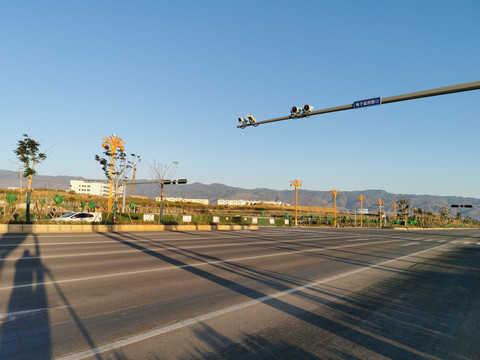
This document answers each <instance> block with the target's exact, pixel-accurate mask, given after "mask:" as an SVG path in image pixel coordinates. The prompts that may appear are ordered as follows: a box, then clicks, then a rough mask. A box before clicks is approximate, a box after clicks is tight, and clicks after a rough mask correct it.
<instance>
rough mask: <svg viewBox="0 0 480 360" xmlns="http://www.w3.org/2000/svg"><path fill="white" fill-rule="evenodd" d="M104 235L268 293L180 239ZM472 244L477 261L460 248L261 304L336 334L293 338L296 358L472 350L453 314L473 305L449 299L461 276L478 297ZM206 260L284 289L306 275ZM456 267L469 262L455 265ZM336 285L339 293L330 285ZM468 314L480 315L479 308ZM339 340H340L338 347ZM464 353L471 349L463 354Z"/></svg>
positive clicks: (223, 281)
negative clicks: (362, 284) (358, 283)
mask: <svg viewBox="0 0 480 360" xmlns="http://www.w3.org/2000/svg"><path fill="white" fill-rule="evenodd" d="M102 235H104V236H105V237H107V238H110V239H113V240H116V241H118V242H119V243H122V244H124V245H127V246H129V247H131V248H134V249H137V250H139V251H142V253H144V254H147V255H149V256H152V257H155V258H156V259H158V260H159V261H161V262H164V263H166V264H171V265H174V266H178V267H179V268H180V269H181V270H182V271H185V272H188V273H191V274H192V275H195V276H198V277H200V278H203V279H206V280H208V281H211V282H212V283H215V284H216V285H218V286H222V287H225V288H228V289H229V290H231V291H234V292H236V293H238V294H240V295H242V296H247V297H249V298H251V299H259V298H263V297H265V296H267V295H268V294H266V293H264V292H261V291H259V290H256V289H254V288H252V287H249V286H248V285H245V284H249V282H242V283H240V282H235V281H232V280H230V279H228V278H227V277H226V276H225V277H224V276H220V275H218V273H219V272H218V271H216V273H213V271H207V270H205V269H200V268H199V267H195V266H190V265H189V264H188V263H186V262H184V261H181V260H178V259H176V258H175V257H174V256H176V255H181V256H187V257H188V258H190V259H195V260H197V261H198V260H203V261H215V260H218V261H220V260H221V259H219V258H216V257H212V256H210V255H208V254H201V253H198V252H193V251H190V250H186V249H182V248H180V247H178V248H175V247H172V246H171V245H167V244H165V247H168V249H164V251H162V253H161V252H160V251H156V250H151V249H149V248H147V247H146V246H147V244H148V241H147V240H145V241H143V242H139V241H138V238H136V237H135V235H127V234H121V233H114V234H112V233H109V234H102ZM155 243H156V244H159V243H158V241H155ZM149 245H150V246H151V243H149ZM160 245H162V244H161V243H160ZM158 250H160V249H158ZM470 250H471V252H470V253H469V254H470V255H474V257H475V261H473V260H472V261H470V262H469V264H468V266H467V267H464V266H463V264H462V261H463V260H464V259H465V257H464V256H463V255H465V254H463V255H462V256H453V254H452V257H451V258H444V259H442V260H441V261H438V262H436V263H432V264H430V265H425V266H429V268H428V270H420V269H419V270H417V271H413V270H409V271H406V272H399V271H397V272H390V273H387V275H388V277H386V280H385V281H383V282H382V283H380V284H378V285H375V286H373V287H372V288H369V289H367V290H366V291H364V292H360V293H358V294H357V293H353V294H350V295H347V296H346V295H345V292H348V291H345V290H346V289H343V290H344V291H343V292H341V291H337V290H335V289H334V288H332V287H330V286H327V285H320V286H318V287H316V288H315V289H313V290H314V291H313V294H312V289H309V290H305V291H304V290H300V291H297V292H295V293H294V294H295V295H296V296H300V297H303V298H305V299H308V300H310V301H312V302H316V303H317V304H318V305H319V307H318V308H317V310H316V311H308V310H305V309H303V308H300V307H298V306H295V305H293V304H290V303H287V302H285V301H282V300H281V299H280V298H274V299H269V300H267V301H265V302H264V304H266V305H267V306H270V307H271V308H274V309H276V310H279V311H282V312H284V313H286V314H288V315H290V316H291V317H292V318H293V319H294V320H293V321H297V322H299V323H301V324H303V326H301V327H300V328H301V329H303V330H302V331H307V332H308V333H306V334H305V338H310V339H311V338H312V334H316V335H317V336H318V338H319V339H321V338H322V337H325V336H326V334H327V335H328V336H330V337H331V338H332V339H334V341H333V342H332V345H331V346H332V348H329V346H330V345H329V344H323V345H322V346H323V347H322V348H318V347H315V346H314V345H315V342H313V343H311V344H304V345H305V346H303V347H302V348H298V349H296V350H295V349H294V346H293V345H292V348H291V349H290V351H291V352H292V353H294V352H295V351H298V354H299V356H300V358H301V357H302V355H305V356H308V354H311V353H312V354H315V355H316V356H317V357H318V356H319V354H320V355H321V354H322V352H323V351H325V353H324V355H325V356H332V354H334V353H335V354H337V355H338V354H344V355H345V356H346V357H343V355H341V356H340V357H339V358H352V356H353V354H350V355H346V354H347V353H343V352H342V350H339V349H342V348H343V349H352V348H356V349H363V350H364V351H365V352H366V353H368V354H370V355H371V354H375V356H376V358H393V359H429V358H431V357H432V356H440V357H442V356H445V355H446V354H448V358H453V359H456V358H458V359H460V358H464V357H462V356H463V355H464V354H469V355H471V354H472V351H474V350H472V347H471V346H465V345H468V341H470V340H472V339H474V338H472V337H471V336H469V335H468V334H464V331H463V330H462V327H461V326H460V325H459V321H456V322H455V321H454V316H453V315H454V313H455V312H456V311H462V312H460V313H459V314H458V315H459V316H460V318H463V316H462V315H464V314H463V310H461V309H467V311H468V312H469V313H468V314H469V315H471V314H470V311H471V310H472V308H471V307H469V306H467V305H466V300H465V299H466V298H465V297H463V298H462V299H461V301H460V303H461V306H453V305H454V304H455V303H456V302H457V303H458V300H453V299H457V297H456V295H455V293H456V291H457V290H458V286H456V285H455V284H462V285H461V286H462V289H463V291H464V293H463V294H462V295H463V296H467V295H476V296H477V298H480V297H479V296H478V295H480V294H478V290H476V289H480V283H479V277H478V270H479V269H478V264H479V261H478V260H480V256H479V252H478V251H477V252H475V250H477V249H468V251H470ZM165 251H168V252H170V254H171V255H167V254H165V253H164V252H165ZM458 251H460V252H462V251H466V250H464V249H463V250H462V249H460V250H458ZM357 265H358V264H357ZM209 267H210V268H212V267H213V268H217V270H218V269H220V270H222V271H224V272H227V273H233V274H235V275H242V276H243V277H244V278H246V279H249V280H251V279H255V280H257V281H261V282H264V283H268V284H269V285H270V286H272V287H273V288H275V289H276V290H280V291H282V290H283V291H284V290H288V289H291V288H293V287H296V286H298V285H301V284H304V283H305V281H302V280H300V279H292V278H285V277H284V276H283V275H282V274H274V273H272V272H271V271H265V270H262V269H258V268H254V267H252V266H249V265H245V264H239V263H230V262H229V263H221V265H220V264H211V265H210V266H209ZM461 268H463V269H466V270H465V271H462V270H460V271H458V269H461ZM472 269H474V270H472ZM449 274H450V275H449ZM469 283H473V284H475V286H477V287H476V289H472V288H469V287H468V286H467V285H468V284H469ZM442 284H444V285H445V289H447V290H448V291H446V292H445V291H440V290H441V289H442ZM414 285H415V286H414ZM412 286H413V288H412ZM425 288H428V291H427V292H426V293H425V291H424V290H425ZM452 289H453V290H452ZM455 289H457V290H455ZM336 291H337V293H335V292H336ZM427 295H428V297H427V299H424V296H427ZM440 295H442V296H440ZM443 295H446V296H447V298H444V297H443ZM415 296H417V297H415ZM328 297H329V298H334V300H331V299H330V300H327V298H328ZM433 298H436V299H437V303H438V306H434V307H431V300H432V299H433ZM455 301H456V302H455ZM320 305H321V306H320ZM443 306H446V307H447V309H448V308H449V307H451V308H452V309H454V310H453V313H452V318H449V321H450V320H452V321H454V322H453V323H452V325H453V327H451V328H449V326H450V325H449V323H447V324H445V321H442V316H443V315H444V313H445V310H446V309H443ZM473 318H474V319H475V320H480V318H479V315H478V314H477V315H476V316H474V317H473ZM392 324H394V326H392ZM297 329H298V324H297ZM392 329H395V330H392ZM412 329H413V330H412ZM470 330H472V329H470ZM474 330H475V329H474ZM284 332H285V334H288V333H289V332H288V327H287V330H284ZM412 332H413V333H415V339H413V340H412V339H410V338H409V334H410V333H412ZM473 333H474V334H475V335H480V334H478V329H477V330H476V331H473ZM454 334H456V335H455V338H458V335H460V336H465V335H466V336H467V337H466V339H469V340H467V344H465V343H463V342H462V343H463V346H462V347H459V346H456V345H454V344H453V341H452V342H451V343H450V344H448V346H445V342H444V338H446V337H449V336H450V337H453V335H454ZM281 335H282V331H277V330H275V334H274V336H275V337H277V338H279V339H280V338H281ZM197 336H198V337H199V338H204V339H209V340H208V341H211V338H212V334H211V333H208V332H207V333H203V334H201V333H198V334H197ZM409 339H410V340H409ZM422 339H423V340H422ZM263 340H264V339H263ZM263 340H262V338H258V337H257V338H255V337H250V336H247V335H246V338H245V341H244V342H243V343H242V344H240V345H239V344H235V345H232V346H237V347H238V346H239V349H245V346H246V345H245V344H247V343H248V344H257V347H256V349H257V348H258V346H261V345H260V343H262V342H263ZM472 341H473V340H472ZM275 344H277V345H272V347H273V349H271V351H281V346H280V345H279V344H281V341H279V342H276V343H275ZM339 344H340V345H339ZM472 344H473V343H472ZM472 344H470V345H472ZM310 345H311V346H312V347H311V348H309V346H310ZM336 345H339V346H338V347H335V346H336ZM347 345H348V346H347ZM252 346H253V345H252ZM278 346H280V347H278ZM247 347H248V346H247ZM267 348H268V346H265V349H267ZM452 348H455V352H451V350H452ZM252 351H257V350H252ZM268 351H270V350H268ZM345 351H346V350H345ZM347 352H348V351H347ZM327 354H329V355H327ZM251 355H252V356H254V355H255V353H254V352H253V353H251ZM208 356H210V355H208ZM219 356H220V355H219ZM220 358H221V357H220ZM272 358H277V357H272ZM467 358H472V357H468V356H467Z"/></svg>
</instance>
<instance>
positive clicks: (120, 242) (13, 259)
mask: <svg viewBox="0 0 480 360" xmlns="http://www.w3.org/2000/svg"><path fill="white" fill-rule="evenodd" d="M332 240H333V239H332ZM335 240H336V239H335ZM359 240H369V239H359ZM239 241H241V240H239ZM307 241H310V242H312V241H315V239H314V238H308V239H298V240H268V241H257V242H255V241H253V240H248V241H246V240H245V241H242V242H237V243H233V244H231V243H224V244H212V245H193V246H182V247H178V246H167V247H162V248H159V247H153V248H148V249H131V250H116V251H101V252H88V253H79V254H68V255H65V254H63V255H41V256H29V259H55V258H69V257H82V256H98V255H112V254H129V253H138V252H148V251H154V252H159V251H167V250H191V249H207V248H216V247H218V248H223V247H231V246H244V245H265V244H269V245H277V244H290V243H292V242H295V243H296V242H307ZM347 241H358V240H347ZM135 242H138V241H131V242H129V241H119V242H117V243H116V244H127V245H128V244H129V243H135ZM24 245H26V246H28V244H21V245H19V247H22V246H24ZM41 245H44V244H41ZM142 245H145V246H146V245H147V244H142ZM148 245H151V246H155V245H156V244H155V243H151V242H149V243H148ZM292 245H295V244H292ZM157 246H158V245H157ZM17 260H18V259H17V258H5V259H0V262H2V261H17Z"/></svg>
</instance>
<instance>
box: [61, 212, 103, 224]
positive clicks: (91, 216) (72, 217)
mask: <svg viewBox="0 0 480 360" xmlns="http://www.w3.org/2000/svg"><path fill="white" fill-rule="evenodd" d="M52 221H86V222H100V221H102V213H99V212H95V213H88V212H71V213H68V214H65V215H62V216H60V217H57V218H55V219H52Z"/></svg>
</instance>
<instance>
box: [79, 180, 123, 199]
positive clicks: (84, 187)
mask: <svg viewBox="0 0 480 360" xmlns="http://www.w3.org/2000/svg"><path fill="white" fill-rule="evenodd" d="M108 189H109V183H108V182H107V181H99V180H70V190H73V191H75V192H76V193H77V194H82V195H98V196H105V197H108ZM114 190H115V188H114ZM118 194H119V195H121V194H123V186H119V187H118Z"/></svg>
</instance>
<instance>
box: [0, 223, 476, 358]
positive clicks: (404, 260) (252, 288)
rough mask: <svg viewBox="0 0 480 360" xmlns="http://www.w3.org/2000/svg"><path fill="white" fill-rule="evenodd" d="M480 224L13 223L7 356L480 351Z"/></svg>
mask: <svg viewBox="0 0 480 360" xmlns="http://www.w3.org/2000/svg"><path fill="white" fill-rule="evenodd" d="M479 260H480V231H478V230H448V231H447V230H444V231H394V230H385V229H325V228H322V229H315V228H285V229H282V228H261V229H260V230H259V231H229V232H212V231H208V232H207V231H205V232H156V233H153V232H152V233H149V232H138V233H94V234H90V233H88V234H87V233H69V234H59V233H58V234H4V235H2V236H1V237H0V359H64V360H65V359H81V358H87V359H293V358H297V359H300V358H301V359H319V358H320V359H480V345H479V342H478V339H479V338H480V326H479V324H480V271H479V270H480V261H479Z"/></svg>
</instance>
